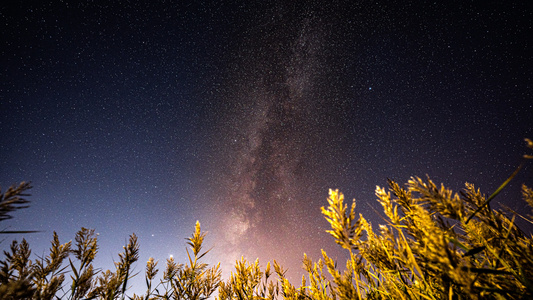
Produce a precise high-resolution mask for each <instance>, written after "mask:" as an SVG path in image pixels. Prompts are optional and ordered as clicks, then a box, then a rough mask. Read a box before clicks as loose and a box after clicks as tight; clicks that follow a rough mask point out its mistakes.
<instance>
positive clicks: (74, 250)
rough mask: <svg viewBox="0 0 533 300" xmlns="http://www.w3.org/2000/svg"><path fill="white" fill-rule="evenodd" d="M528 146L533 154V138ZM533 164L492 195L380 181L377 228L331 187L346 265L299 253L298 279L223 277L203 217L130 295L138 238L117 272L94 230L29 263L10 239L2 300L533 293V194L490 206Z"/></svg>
mask: <svg viewBox="0 0 533 300" xmlns="http://www.w3.org/2000/svg"><path fill="white" fill-rule="evenodd" d="M526 142H527V146H528V148H530V149H533V141H531V140H529V139H526ZM529 159H533V156H532V155H524V162H523V163H522V164H521V165H520V166H519V167H518V168H517V169H516V171H515V172H514V173H513V174H512V175H511V176H510V177H509V178H508V179H507V180H506V181H504V183H503V184H502V185H501V186H500V187H499V188H498V189H497V190H496V191H495V192H494V193H493V194H491V195H490V196H489V197H486V196H485V195H484V194H483V193H481V191H480V190H479V189H477V188H475V187H474V185H473V184H470V183H466V184H465V188H464V189H463V190H462V191H460V192H459V193H454V192H453V191H451V190H450V189H448V188H446V187H444V185H441V186H437V185H436V184H435V183H434V182H433V181H432V180H431V179H430V178H429V177H428V178H426V179H421V178H418V177H412V178H411V179H410V180H409V181H408V182H407V183H406V184H405V185H404V186H401V185H399V184H398V183H396V182H395V181H392V180H389V181H388V188H382V187H379V186H378V187H377V188H376V196H377V198H378V202H379V203H380V204H381V206H382V207H383V213H384V216H385V217H384V220H385V224H382V225H379V226H378V227H377V228H375V227H373V226H372V225H371V224H370V223H369V222H368V221H367V220H366V219H365V218H364V217H363V216H362V215H361V214H359V215H356V212H355V208H356V203H355V200H353V201H352V203H351V206H348V204H347V203H345V201H344V195H343V194H342V193H340V192H339V191H338V190H330V191H329V198H328V199H327V201H328V205H327V206H326V207H322V208H321V211H322V214H323V215H324V217H325V218H326V220H327V221H328V222H329V223H330V225H331V229H330V230H328V232H329V233H330V234H331V236H332V237H333V238H334V240H335V242H336V243H337V244H338V245H340V246H341V247H342V248H344V249H345V250H346V251H347V253H348V254H349V258H348V260H347V261H346V262H345V264H344V265H343V266H342V267H340V266H339V265H340V262H337V261H334V260H333V259H332V258H330V257H329V256H328V254H327V253H326V252H325V251H322V258H321V259H319V260H318V261H312V260H311V259H309V258H308V257H307V255H305V254H303V269H304V270H305V273H306V275H304V276H303V278H302V282H301V283H300V284H299V285H294V283H291V282H289V280H288V279H287V277H286V276H285V273H286V272H285V270H284V269H283V267H282V266H281V265H279V264H278V263H277V262H276V261H275V260H274V261H273V263H272V264H271V263H270V262H269V263H267V265H266V266H265V267H264V268H262V267H261V266H260V264H259V261H257V260H256V261H254V262H249V261H247V260H246V259H245V258H242V259H241V260H240V261H237V262H236V263H235V270H234V271H233V272H232V273H231V275H230V277H229V278H228V279H227V280H223V279H222V276H221V270H220V264H217V265H214V266H209V265H208V264H206V263H203V262H202V258H203V257H204V256H205V255H206V254H208V253H209V250H207V251H204V250H203V242H204V237H205V233H204V232H202V230H201V227H200V223H199V222H197V223H196V225H195V229H194V232H193V234H192V236H191V237H189V238H187V245H188V246H189V248H187V249H186V254H187V258H188V259H187V261H186V262H184V263H183V264H182V263H178V262H176V261H174V259H173V258H172V257H171V258H169V259H167V260H166V264H165V266H164V268H163V269H161V270H160V269H159V268H158V261H156V260H154V259H153V258H150V259H149V260H148V262H147V263H146V269H145V272H144V273H145V274H144V276H145V284H146V292H145V293H144V294H143V295H136V294H133V295H131V294H129V293H128V288H129V285H130V284H131V281H130V279H131V277H132V276H133V274H132V269H133V265H134V263H136V262H137V260H138V259H139V244H138V242H137V236H136V235H135V234H132V235H131V236H130V237H129V241H128V243H127V244H126V245H125V246H124V251H123V252H122V253H120V254H119V259H118V261H117V262H116V263H115V269H113V270H107V271H99V269H98V268H96V267H95V266H94V265H93V261H94V258H95V256H96V254H97V252H98V241H97V235H96V234H95V231H94V230H93V229H87V228H81V230H80V231H78V233H77V234H76V236H75V239H74V243H73V242H67V243H64V244H61V243H60V242H59V237H58V235H57V234H56V233H55V232H54V234H53V238H52V242H51V248H50V252H49V253H48V254H47V255H46V256H44V257H37V258H35V259H33V260H31V259H30V256H31V250H30V246H29V244H28V243H27V242H26V240H24V239H23V240H22V241H21V242H20V243H19V242H17V241H13V242H12V243H11V245H10V246H9V249H6V250H5V251H4V258H3V259H1V260H0V299H69V300H71V299H135V300H140V299H144V300H149V299H191V300H192V299H194V300H200V299H208V298H211V297H215V298H216V299H220V300H226V299H239V300H241V299H295V300H296V299H324V300H327V299H328V300H329V299H332V300H333V299H531V298H533V240H532V239H533V236H532V235H531V234H529V235H526V234H525V233H524V232H523V231H522V230H521V229H520V228H518V226H517V225H516V224H515V220H516V217H521V218H524V219H525V220H527V221H528V222H531V223H533V189H531V188H529V187H527V186H526V185H522V188H521V190H522V198H523V200H524V201H525V202H526V203H527V205H528V206H529V207H530V208H531V209H532V211H531V214H529V215H527V216H521V215H519V214H517V213H516V212H514V211H512V210H511V209H510V208H507V207H502V208H499V209H494V208H492V207H491V201H492V200H493V199H494V198H495V197H496V196H497V195H498V194H499V193H500V192H501V190H502V189H504V188H505V187H506V186H507V184H508V183H509V181H511V180H512V179H513V178H514V177H515V176H516V174H517V173H518V172H519V171H520V169H521V168H522V166H523V165H524V163H525V161H526V160H529ZM30 188H31V185H30V184H29V183H26V182H22V183H21V184H20V185H18V186H12V187H10V188H9V189H7V191H5V192H4V193H1V192H0V221H2V220H6V219H9V218H11V215H10V213H12V212H14V211H16V210H18V209H21V208H25V207H27V203H28V201H27V200H26V199H25V197H27V196H28V194H27V191H28V190H29V189H30ZM0 233H2V232H0ZM4 233H9V232H4Z"/></svg>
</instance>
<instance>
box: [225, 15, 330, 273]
mask: <svg viewBox="0 0 533 300" xmlns="http://www.w3.org/2000/svg"><path fill="white" fill-rule="evenodd" d="M281 18H282V19H279V20H273V21H272V22H271V23H270V24H268V25H263V26H261V27H260V28H253V29H252V30H260V31H261V32H264V34H265V35H266V36H261V37H259V38H258V37H255V38H254V40H253V46H252V47H248V48H247V50H246V51H245V53H244V55H245V56H246V57H245V58H244V60H245V62H241V64H239V65H240V66H242V68H241V69H238V70H239V76H241V77H240V79H239V81H238V84H236V85H231V86H232V87H233V88H235V90H236V93H235V94H233V95H231V96H228V98H229V99H227V101H231V102H232V103H235V102H236V103H238V104H237V105H235V107H232V108H233V109H232V111H231V112H229V113H228V118H227V119H225V122H227V123H226V124H225V125H224V126H223V127H222V132H221V134H222V135H223V136H224V137H225V138H226V139H225V144H224V146H223V147H226V149H222V151H223V152H224V153H225V154H226V156H224V157H226V158H229V160H227V161H226V162H225V163H226V164H224V168H225V170H226V172H225V173H224V175H223V177H224V178H225V180H224V181H222V182H220V185H219V187H218V188H219V189H220V190H221V194H220V195H221V196H220V199H219V201H220V203H221V208H222V209H221V212H222V213H221V215H222V218H221V219H222V220H221V222H220V231H221V232H222V235H221V237H222V239H219V241H220V243H221V245H220V250H219V251H221V252H225V253H226V257H225V258H226V259H227V262H228V263H233V262H234V261H235V259H237V258H239V257H240V256H241V255H245V256H246V257H248V258H249V259H252V260H253V259H255V258H257V257H261V259H262V260H263V263H266V261H264V260H265V259H268V260H270V259H272V258H276V259H280V260H282V261H283V262H287V261H296V262H298V261H300V260H301V258H302V255H303V251H304V250H303V248H304V247H309V246H310V244H311V241H310V240H308V236H314V235H315V232H312V233H311V234H310V232H309V230H310V229H311V230H312V228H315V227H312V226H311V227H310V226H309V216H316V213H317V212H318V208H319V206H318V205H317V206H315V207H314V208H315V211H314V212H310V211H309V204H308V203H306V202H309V201H310V200H309V199H308V197H309V192H308V186H309V185H310V184H311V183H312V182H313V177H314V176H317V172H316V167H315V166H313V165H310V164H309V163H310V162H316V161H317V159H316V156H317V155H318V151H317V149H318V148H320V149H326V148H328V147H325V145H321V143H323V142H324V141H325V138H326V136H327V133H328V130H327V129H326V128H320V127H321V126H322V127H327V124H324V123H323V122H322V121H321V119H322V116H320V114H321V113H323V110H322V107H321V106H323V105H325V104H327V101H325V99H324V98H323V97H321V94H320V92H319V91H318V88H317V87H323V86H324V83H319V80H321V79H322V78H321V77H322V76H324V72H322V71H321V69H323V67H324V65H323V64H324V62H325V61H326V60H327V57H326V55H325V54H324V52H323V50H324V45H323V43H324V42H325V34H326V33H325V32H324V30H323V26H322V25H321V20H320V19H319V18H316V17H314V16H313V15H312V14H306V15H304V16H302V17H299V18H298V20H297V22H296V23H297V26H294V28H293V27H292V26H288V25H290V24H291V23H295V22H294V20H293V21H292V22H289V21H290V20H283V18H287V16H281ZM330 82H331V81H330ZM232 106H233V104H232ZM330 125H333V124H330ZM324 195H325V194H324ZM313 196H314V198H315V199H316V196H317V195H313ZM314 238H315V237H314ZM217 247H219V246H217ZM293 267H294V265H291V268H293Z"/></svg>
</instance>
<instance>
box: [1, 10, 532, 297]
mask: <svg viewBox="0 0 533 300" xmlns="http://www.w3.org/2000/svg"><path fill="white" fill-rule="evenodd" d="M111 2H112V3H111ZM532 27H533V7H532V4H531V2H530V1H367V0H360V1H335V0H333V1H320V0H316V1H148V2H146V3H143V1H73V2H70V1H67V0H64V1H3V2H2V4H0V133H1V135H0V185H1V186H2V188H3V189H5V188H7V187H8V186H9V185H11V184H15V183H18V182H20V181H23V180H24V181H31V182H32V183H33V186H34V188H33V189H32V196H31V197H30V198H29V199H30V200H31V201H32V203H31V207H30V208H28V209H25V210H21V211H18V212H16V213H14V214H13V215H14V219H12V220H9V221H5V222H3V223H2V224H1V225H2V228H3V229H4V228H8V229H9V230H39V231H41V232H39V233H34V234H26V235H23V236H9V238H10V239H11V238H17V239H21V238H22V237H24V238H26V239H27V240H28V241H29V243H30V245H31V246H32V249H33V251H34V252H33V253H34V254H36V255H42V254H43V253H44V251H45V250H46V249H48V248H49V241H50V240H51V237H52V232H53V231H54V230H55V231H57V232H58V234H59V237H60V240H61V241H62V242H66V241H68V240H71V239H73V238H74V235H75V232H76V231H77V230H79V229H80V228H81V227H82V226H83V227H87V228H94V229H95V230H96V232H98V234H99V236H98V238H99V244H100V250H99V255H98V256H97V257H98V259H97V261H96V263H97V265H98V266H99V267H101V268H104V269H107V268H112V261H113V259H115V260H116V259H117V254H118V252H120V251H121V250H122V245H124V243H125V242H126V240H127V238H128V235H129V234H131V233H133V232H135V233H136V234H137V235H138V236H139V242H140V244H141V253H140V254H141V259H140V261H139V263H138V264H137V267H136V270H137V271H142V270H143V269H144V262H145V261H146V260H147V259H148V257H149V256H153V257H154V258H156V259H159V260H160V261H161V262H160V265H161V266H163V265H164V260H165V259H166V258H168V257H169V256H170V255H173V256H174V258H175V259H176V260H177V261H180V262H185V260H186V256H185V250H184V248H185V240H184V238H186V237H188V236H190V234H191V233H192V232H193V229H194V223H195V221H196V220H199V221H200V222H201V224H202V229H203V230H206V231H208V232H209V233H208V236H207V238H206V248H210V247H214V248H213V250H212V252H211V254H210V255H208V256H207V257H206V258H207V262H211V263H213V262H218V261H220V262H222V267H223V269H224V272H225V274H227V273H228V272H229V271H230V270H231V265H232V263H233V262H234V261H235V260H236V259H239V258H240V257H241V255H244V256H245V257H246V258H248V259H249V260H255V259H256V258H259V259H260V262H261V264H262V265H263V266H264V265H266V262H267V261H272V260H273V259H276V260H277V261H279V262H280V263H281V264H282V265H284V266H285V267H286V268H288V269H289V272H288V274H289V276H290V277H292V278H293V279H294V281H295V283H298V282H299V279H300V278H301V275H302V274H303V271H302V270H301V269H300V266H301V260H302V258H303V253H304V252H305V253H307V254H308V255H309V256H310V257H311V258H313V259H318V258H319V254H320V249H325V250H326V251H328V253H331V255H332V256H333V257H337V258H339V259H340V260H342V258H343V257H344V255H345V254H344V252H343V251H341V249H339V247H338V246H337V245H335V243H334V241H333V239H332V238H331V237H330V236H329V235H328V234H326V233H325V230H326V229H328V224H327V222H326V221H325V220H324V218H323V217H322V216H321V214H320V207H321V206H324V205H326V203H327V202H326V198H327V194H328V189H329V188H334V189H340V190H341V191H342V192H343V193H344V194H345V195H346V198H347V199H348V200H350V199H352V198H355V199H356V201H357V212H360V213H362V214H363V215H364V216H365V217H366V218H367V219H369V220H370V221H371V222H372V223H373V224H374V226H377V225H378V224H380V223H383V220H382V219H381V218H380V215H379V214H378V213H377V211H379V205H378V203H377V202H376V201H375V199H376V197H375V196H374V190H375V187H376V185H379V186H385V185H386V182H387V178H391V179H393V180H396V181H398V182H400V183H405V182H407V180H408V179H409V177H410V176H420V177H424V176H426V174H428V175H429V176H430V177H431V178H432V179H433V180H434V181H435V182H437V183H441V182H442V183H444V184H445V185H446V186H448V187H450V188H452V189H454V190H459V189H461V188H462V187H464V183H465V182H471V183H474V184H475V185H476V186H477V187H479V188H481V189H482V191H483V192H485V193H486V194H490V193H492V192H493V191H494V190H495V189H496V188H497V187H498V186H499V185H500V184H501V183H502V182H503V181H504V180H505V179H506V178H507V177H508V176H509V175H510V174H511V173H512V172H513V171H514V169H515V168H516V167H517V166H518V165H519V164H520V159H521V155H522V154H524V153H526V152H527V151H526V147H525V143H524V141H523V139H524V138H526V137H529V138H533V126H532V122H531V119H532V118H533V100H532V84H533V81H532V75H533V71H532V70H533V64H532V62H533V60H532V54H533V49H532V48H533V45H532V42H533V41H532V38H531V37H532V36H533V30H532ZM531 174H532V173H531V166H526V167H525V168H524V169H523V170H522V172H521V173H520V174H519V175H518V176H517V178H516V180H515V181H513V182H512V183H511V184H510V186H509V188H508V189H507V190H506V191H505V192H504V193H502V194H501V195H500V196H499V197H498V198H496V199H495V201H496V202H501V203H503V204H506V205H508V206H510V207H511V208H513V209H515V210H518V211H525V212H526V213H527V212H528V211H527V210H525V205H524V203H523V202H521V201H520V200H519V198H520V197H519V188H520V184H521V183H527V184H529V185H530V186H531V185H533V180H532V179H533V178H532V176H531ZM521 225H523V226H526V227H527V224H523V223H521ZM529 229H530V230H531V228H529ZM8 243H9V242H8V241H4V242H2V244H1V245H2V249H5V248H6V247H7V245H8ZM341 265H342V263H341ZM140 282H142V280H141V281H140ZM143 288H144V287H143ZM141 290H142V289H141Z"/></svg>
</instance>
